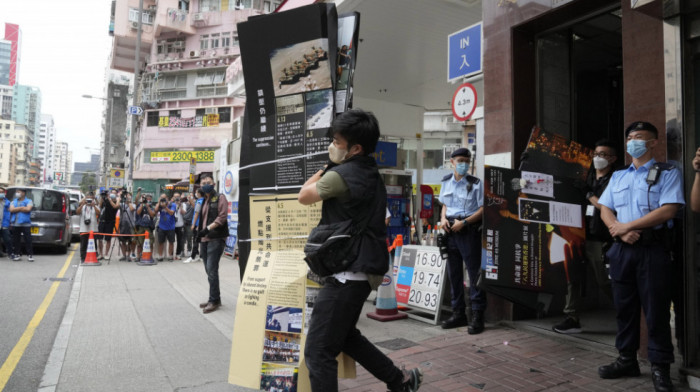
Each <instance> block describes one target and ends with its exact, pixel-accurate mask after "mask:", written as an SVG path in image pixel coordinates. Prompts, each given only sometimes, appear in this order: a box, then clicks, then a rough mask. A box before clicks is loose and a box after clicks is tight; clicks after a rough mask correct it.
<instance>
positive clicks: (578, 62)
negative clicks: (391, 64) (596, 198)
mask: <svg viewBox="0 0 700 392" xmlns="http://www.w3.org/2000/svg"><path fill="white" fill-rule="evenodd" d="M621 30H622V21H621V14H620V9H619V8H617V9H607V10H605V11H604V12H600V11H599V12H598V13H596V14H595V15H591V16H589V17H587V18H583V19H579V20H577V21H575V22H572V23H570V24H567V25H565V26H558V27H556V28H554V29H550V30H548V31H546V32H542V33H540V34H537V35H535V37H534V38H535V40H534V43H535V45H536V59H535V60H536V91H537V97H536V102H537V105H536V106H537V107H536V109H537V124H538V125H539V126H540V127H542V129H544V130H545V131H547V132H551V133H555V134H559V135H562V136H564V137H566V138H568V139H571V140H574V141H577V142H579V143H581V144H583V145H585V146H588V147H590V148H595V144H596V142H597V141H598V140H600V139H604V138H605V139H609V140H610V141H612V142H613V143H615V144H616V145H617V146H618V148H617V150H618V151H617V155H618V159H617V162H618V163H620V164H622V163H623V162H624V150H623V147H624V144H623V136H622V131H621V130H623V129H624V124H623V121H624V119H623V88H622V83H623V77H622V35H621ZM588 262H589V263H591V262H601V261H599V260H595V261H588ZM581 271H582V273H583V274H585V275H584V278H583V284H582V290H581V299H582V301H581V303H580V304H579V305H578V306H577V312H578V314H579V316H580V322H581V327H582V332H581V333H580V334H575V335H573V334H572V335H570V336H572V337H576V338H578V339H580V341H581V343H582V344H585V345H591V344H597V345H600V348H601V349H604V350H609V351H613V350H614V340H615V332H616V324H615V312H614V308H613V304H612V301H611V300H610V298H608V297H607V296H606V295H605V294H604V293H603V291H601V290H600V289H599V287H598V285H597V283H596V279H595V277H594V274H593V269H592V268H591V267H590V266H586V267H585V268H581ZM565 295H566V293H560V294H559V295H558V296H557V298H554V299H553V301H552V305H551V307H550V312H549V313H548V314H547V315H545V316H544V317H538V318H532V317H530V318H528V319H525V320H521V321H516V323H518V324H520V326H523V327H527V328H533V329H537V330H540V331H552V327H553V326H554V325H555V324H558V323H560V322H561V321H563V320H564V317H565V316H564V315H563V313H562V310H563V308H564V304H565ZM540 316H541V315H540ZM552 333H554V332H552ZM578 339H577V340H578Z"/></svg>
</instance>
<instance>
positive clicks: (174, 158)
mask: <svg viewBox="0 0 700 392" xmlns="http://www.w3.org/2000/svg"><path fill="white" fill-rule="evenodd" d="M149 154H150V155H147V156H149V158H148V162H149V163H173V162H190V160H191V159H192V158H195V159H196V160H197V162H214V151H150V152H149Z"/></svg>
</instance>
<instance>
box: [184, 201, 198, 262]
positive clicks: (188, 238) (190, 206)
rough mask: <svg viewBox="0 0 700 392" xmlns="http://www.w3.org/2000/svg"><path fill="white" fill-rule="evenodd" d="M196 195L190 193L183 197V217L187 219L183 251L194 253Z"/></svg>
mask: <svg viewBox="0 0 700 392" xmlns="http://www.w3.org/2000/svg"><path fill="white" fill-rule="evenodd" d="M194 203H195V199H194V195H193V194H188V195H186V196H185V197H183V198H182V210H181V213H182V218H183V219H184V220H185V227H184V229H183V231H184V239H183V240H182V245H183V252H184V253H186V254H188V255H189V254H191V253H192V218H193V217H194Z"/></svg>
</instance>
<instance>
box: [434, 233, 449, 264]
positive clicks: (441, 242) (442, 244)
mask: <svg viewBox="0 0 700 392" xmlns="http://www.w3.org/2000/svg"><path fill="white" fill-rule="evenodd" d="M448 236H449V233H448V234H443V233H439V234H438V235H437V240H436V242H437V246H438V249H440V257H442V259H443V260H447V256H448V255H449V250H448V249H447V242H448Z"/></svg>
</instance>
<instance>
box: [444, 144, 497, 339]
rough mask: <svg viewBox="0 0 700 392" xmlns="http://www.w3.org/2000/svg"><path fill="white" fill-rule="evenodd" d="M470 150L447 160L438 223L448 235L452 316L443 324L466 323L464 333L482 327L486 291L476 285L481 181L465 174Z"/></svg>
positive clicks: (482, 190)
mask: <svg viewBox="0 0 700 392" xmlns="http://www.w3.org/2000/svg"><path fill="white" fill-rule="evenodd" d="M471 155H472V154H471V153H470V152H469V150H468V149H466V148H460V149H457V150H456V151H455V152H453V153H452V156H451V159H450V162H452V165H453V166H454V168H455V170H454V173H453V174H448V175H447V176H445V177H444V178H443V179H442V188H441V189H440V196H439V199H440V202H441V203H442V204H443V206H442V212H441V214H440V218H441V219H440V225H441V227H442V228H443V229H444V230H445V232H446V234H447V247H448V253H449V255H448V257H447V273H448V276H449V277H450V290H451V293H452V317H450V318H449V319H447V320H445V321H444V322H443V323H442V328H444V329H450V328H456V327H461V326H464V325H467V324H469V328H468V330H467V332H468V333H469V334H472V335H473V334H478V333H481V332H482V331H483V330H484V310H486V293H485V292H484V291H483V290H481V289H479V288H478V287H476V282H477V280H478V279H479V271H480V270H481V215H482V211H483V200H484V189H483V185H482V183H481V181H480V180H479V179H478V178H476V177H474V176H470V175H469V174H467V172H468V171H469V162H470V161H471ZM464 265H466V266H467V273H468V274H469V299H470V302H471V310H472V317H471V321H470V322H468V320H467V315H466V313H465V308H466V302H465V299H464V286H463V284H464V283H463V282H464Z"/></svg>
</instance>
